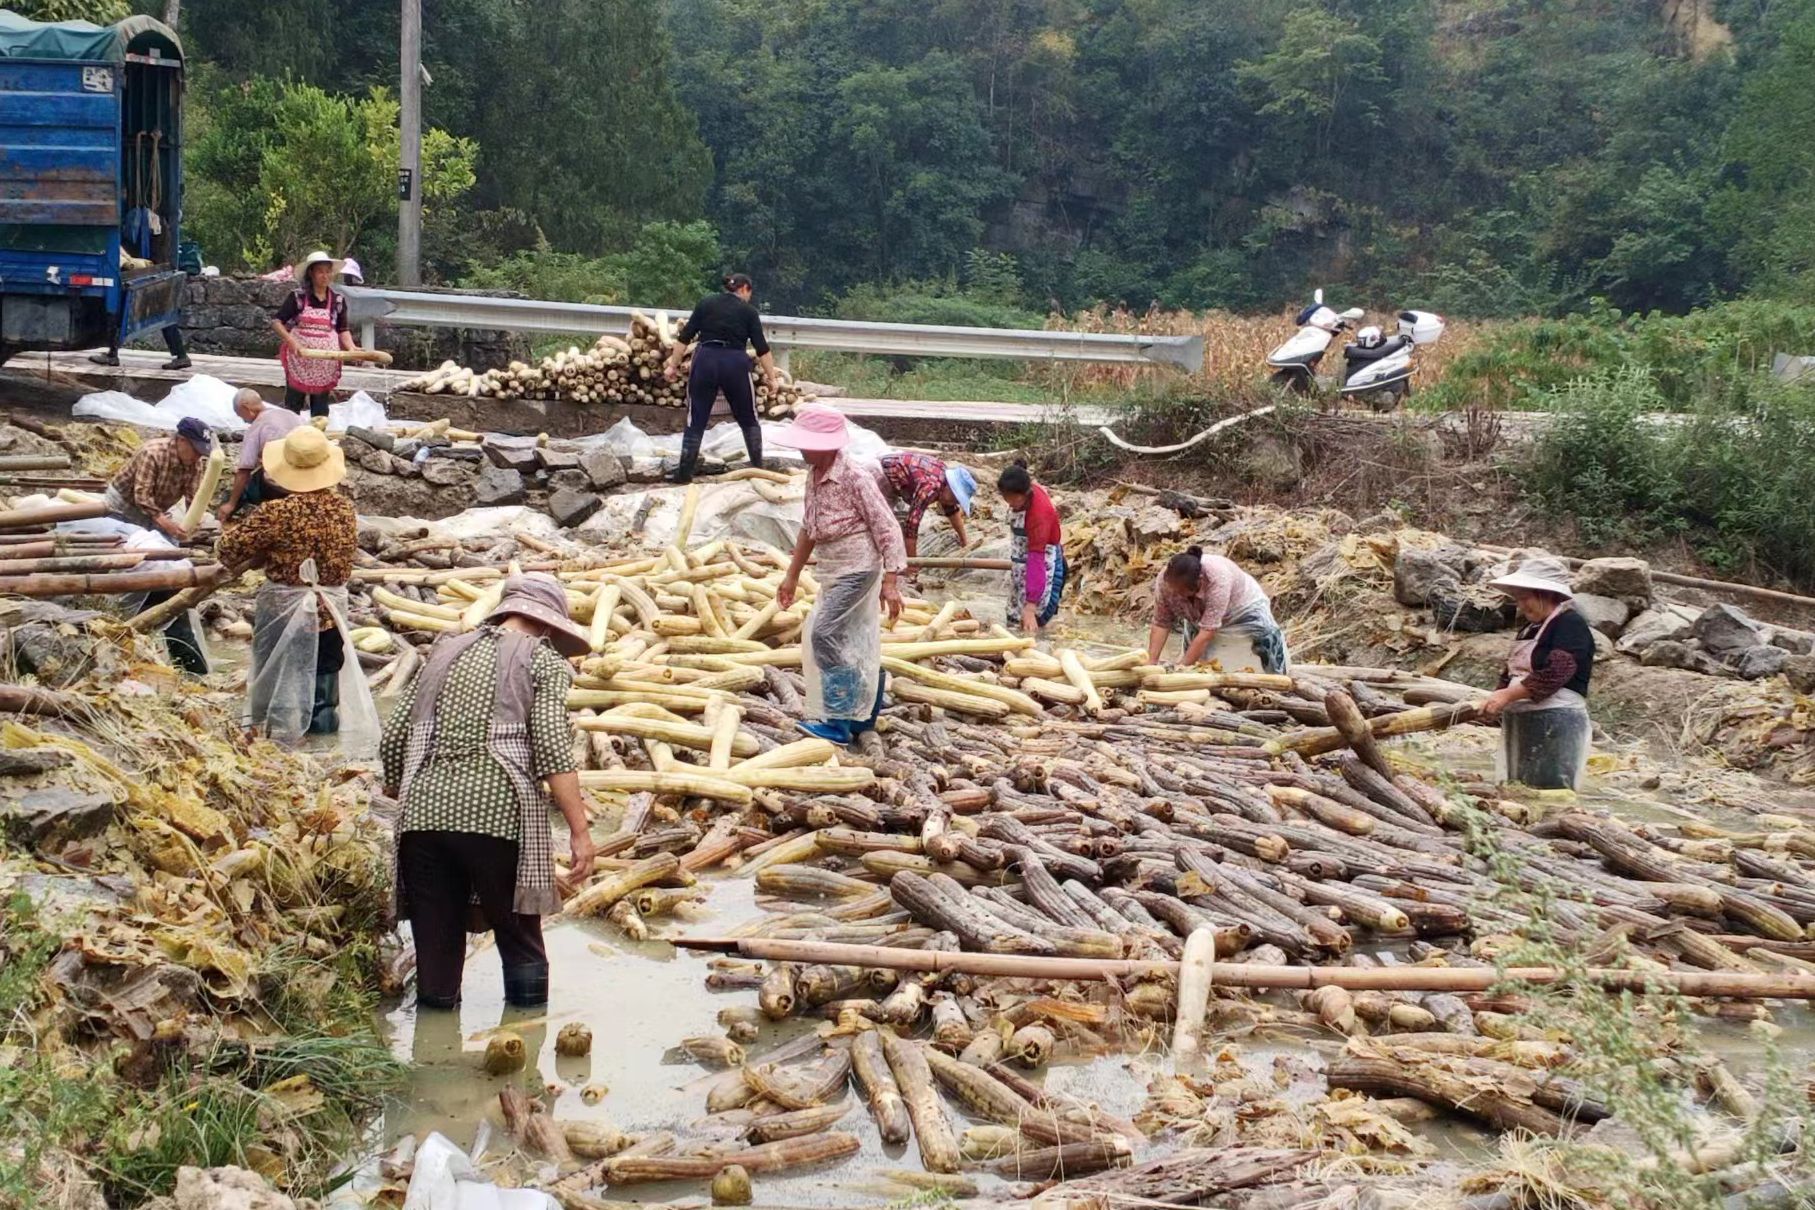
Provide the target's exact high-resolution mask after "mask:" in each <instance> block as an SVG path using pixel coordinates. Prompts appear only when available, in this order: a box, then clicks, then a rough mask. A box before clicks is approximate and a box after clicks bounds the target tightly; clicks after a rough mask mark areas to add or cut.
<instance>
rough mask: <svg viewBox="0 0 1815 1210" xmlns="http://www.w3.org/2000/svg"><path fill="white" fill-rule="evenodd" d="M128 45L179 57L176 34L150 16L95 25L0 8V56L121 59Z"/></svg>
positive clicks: (91, 60) (90, 60)
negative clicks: (29, 16)
mask: <svg viewBox="0 0 1815 1210" xmlns="http://www.w3.org/2000/svg"><path fill="white" fill-rule="evenodd" d="M128 47H131V48H132V49H133V50H134V51H139V52H142V51H148V50H151V49H153V48H155V49H156V50H157V51H158V52H159V53H160V54H161V55H163V56H164V57H165V58H171V57H175V58H178V59H180V58H182V57H183V44H182V42H181V41H179V40H178V39H177V36H176V34H175V33H174V32H173V31H172V30H171V29H170V27H169V26H167V25H165V24H164V23H163V22H162V21H157V20H154V19H153V18H151V17H128V18H126V20H124V21H121V22H119V23H118V24H116V25H95V24H94V23H92V22H89V21H31V20H27V19H26V18H24V17H21V16H20V15H19V14H18V13H15V12H13V11H12V10H11V9H0V58H5V59H48V60H51V61H54V62H60V63H69V62H79V63H124V62H125V61H126V51H127V48H128Z"/></svg>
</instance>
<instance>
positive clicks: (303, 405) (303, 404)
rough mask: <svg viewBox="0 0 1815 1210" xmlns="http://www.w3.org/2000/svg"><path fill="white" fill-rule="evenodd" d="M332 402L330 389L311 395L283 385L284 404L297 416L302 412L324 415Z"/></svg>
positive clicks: (332, 394) (332, 395) (332, 397)
mask: <svg viewBox="0 0 1815 1210" xmlns="http://www.w3.org/2000/svg"><path fill="white" fill-rule="evenodd" d="M333 402H334V392H332V391H317V392H316V393H315V394H313V395H311V394H309V393H308V392H306V391H299V390H297V389H296V388H295V387H293V386H289V385H287V384H286V385H285V387H284V406H285V407H287V408H289V409H290V410H291V411H292V412H295V413H296V414H297V415H299V416H300V415H301V414H302V413H304V412H307V413H309V415H311V416H326V415H327V414H328V405H329V404H330V403H333Z"/></svg>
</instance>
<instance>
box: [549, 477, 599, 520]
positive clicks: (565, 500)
mask: <svg viewBox="0 0 1815 1210" xmlns="http://www.w3.org/2000/svg"><path fill="white" fill-rule="evenodd" d="M604 503H605V502H604V501H603V500H601V499H599V498H598V497H597V496H596V495H594V494H593V493H591V492H576V491H571V490H569V489H568V488H565V487H557V488H556V489H555V490H554V491H552V492H550V493H549V494H548V515H549V516H551V517H553V518H554V519H555V524H556V525H559V526H560V527H561V528H562V529H572V528H573V527H574V526H576V525H579V524H580V523H581V522H583V521H585V520H586V518H588V517H590V516H592V515H593V514H594V513H596V512H598V511H599V508H600V506H601V505H603V504H604Z"/></svg>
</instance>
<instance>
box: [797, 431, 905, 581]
mask: <svg viewBox="0 0 1815 1210" xmlns="http://www.w3.org/2000/svg"><path fill="white" fill-rule="evenodd" d="M804 525H805V527H806V531H807V536H808V537H810V538H812V539H813V544H814V547H815V548H816V553H817V556H818V560H819V575H820V576H821V577H822V578H826V577H831V576H846V575H851V574H852V573H855V572H866V571H875V570H876V569H877V568H879V567H880V568H881V569H882V570H883V571H893V572H902V571H906V570H907V546H906V545H905V544H904V543H903V542H902V540H901V527H900V526H899V525H896V524H895V514H894V513H893V512H892V511H891V510H890V509H889V502H888V500H887V499H885V498H884V497H883V494H882V484H881V477H880V476H878V475H876V474H874V473H873V472H870V471H867V470H865V469H864V468H862V467H859V466H858V465H856V464H855V463H853V462H852V461H851V459H850V458H849V457H848V456H846V455H845V454H843V453H840V454H839V455H838V457H837V459H836V460H835V461H834V462H833V463H832V465H831V466H829V467H827V468H826V469H825V471H824V472H820V471H809V472H808V473H807V501H806V508H805V517H804Z"/></svg>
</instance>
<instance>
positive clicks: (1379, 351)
mask: <svg viewBox="0 0 1815 1210" xmlns="http://www.w3.org/2000/svg"><path fill="white" fill-rule="evenodd" d="M1411 343H1412V342H1411V340H1410V338H1409V337H1405V336H1389V337H1387V338H1386V339H1385V340H1383V341H1381V342H1380V343H1379V344H1377V345H1375V346H1374V347H1373V348H1371V349H1364V348H1362V347H1361V346H1360V345H1358V344H1350V345H1348V346H1347V347H1345V348H1344V349H1343V350H1342V359H1343V361H1345V362H1347V363H1348V364H1350V365H1365V364H1366V363H1368V362H1370V361H1379V360H1380V359H1381V358H1383V357H1391V356H1392V355H1393V354H1395V353H1397V352H1399V351H1400V350H1402V349H1404V348H1406V347H1408V346H1409V345H1410V344H1411Z"/></svg>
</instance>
